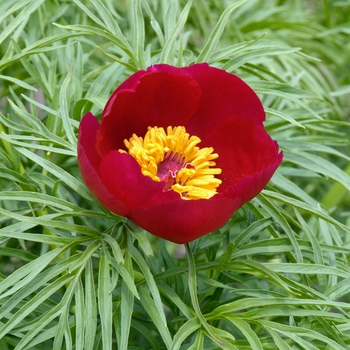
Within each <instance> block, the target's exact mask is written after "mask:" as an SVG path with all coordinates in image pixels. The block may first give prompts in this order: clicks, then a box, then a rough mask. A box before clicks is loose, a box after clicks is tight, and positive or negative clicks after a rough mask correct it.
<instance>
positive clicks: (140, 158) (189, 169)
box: [119, 126, 221, 199]
mask: <svg viewBox="0 0 350 350" xmlns="http://www.w3.org/2000/svg"><path fill="white" fill-rule="evenodd" d="M200 142H201V139H200V138H199V137H197V136H190V135H189V134H188V133H187V132H186V129H185V127H183V126H176V127H171V126H168V128H167V130H166V132H165V130H164V129H163V128H158V127H154V128H151V127H148V131H147V133H146V135H145V137H144V138H142V137H139V136H137V135H135V134H133V135H132V137H131V138H130V139H129V140H124V144H125V146H126V148H127V149H128V152H129V154H130V155H131V156H133V157H134V158H135V159H136V161H137V162H138V163H139V165H140V167H141V172H142V174H143V175H146V176H149V177H150V178H151V179H152V180H154V181H157V182H160V181H164V191H168V190H173V191H175V192H177V193H179V194H180V196H181V198H182V199H203V198H205V199H208V198H210V197H212V196H213V195H214V194H216V193H217V192H216V188H217V187H218V186H219V185H220V184H221V180H220V179H217V178H215V176H214V175H218V174H221V169H219V168H213V166H215V162H213V160H214V159H216V158H218V154H216V153H213V151H214V149H213V148H212V147H205V148H199V147H198V146H197V144H198V143H200ZM119 152H123V153H126V152H125V151H123V150H119Z"/></svg>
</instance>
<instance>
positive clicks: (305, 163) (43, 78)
mask: <svg viewBox="0 0 350 350" xmlns="http://www.w3.org/2000/svg"><path fill="white" fill-rule="evenodd" d="M349 34H350V1H349V0H342V1H341V0H323V1H316V0H313V1H302V0H296V1H288V0H267V1H266V0H247V1H233V0H226V1H225V0H209V1H206V0H193V1H180V0H130V1H129V0H118V1H112V0H73V1H67V0H46V1H45V0H15V1H13V0H1V1H0V348H1V349H2V350H7V349H16V350H19V349H35V350H39V349H43V350H44V349H56V350H61V349H76V350H78V349H130V350H131V349H173V350H175V349H191V350H196V349H208V350H209V349H239V350H245V349H254V350H259V349H266V350H271V349H282V350H288V349H309V350H316V349H325V350H326V349H327V350H331V349H336V350H339V349H348V347H349V346H350V318H349V312H350V303H349V302H350V296H349V295H350V294H349V285H350V267H349V256H350V239H349V237H350V235H349V234H350V219H349V217H350V216H349V214H350V204H349V203H350V196H349V190H350V166H349V160H350V148H349V133H350V128H349V126H350V124H349V115H350V102H349V101H350V99H349V97H350V75H349V70H350V40H349ZM159 62H165V63H169V64H173V65H176V66H183V65H190V64H192V63H194V62H209V64H211V65H214V66H217V67H220V68H223V69H225V70H227V71H229V72H232V73H234V74H237V75H238V76H240V77H241V78H242V79H244V80H245V81H246V82H247V83H248V84H249V85H250V86H251V87H252V88H253V89H254V90H255V91H256V92H257V93H258V94H259V97H260V98H261V100H262V102H263V105H264V107H265V110H266V113H267V121H266V123H265V126H266V128H267V130H268V132H269V133H270V134H271V136H272V137H273V138H274V139H276V140H278V143H279V145H280V147H281V149H282V150H283V152H284V161H283V164H282V166H281V167H280V168H279V169H278V171H277V173H276V174H275V176H274V177H273V179H272V180H271V182H270V183H269V185H268V186H267V187H266V189H265V190H264V191H263V192H262V193H261V194H260V195H259V196H257V197H256V198H255V199H253V200H252V201H251V202H249V203H247V204H246V205H245V206H244V207H243V208H241V209H240V210H239V211H238V212H237V213H235V214H234V215H233V217H232V219H231V220H230V221H229V222H228V223H227V224H226V225H225V226H224V227H223V228H222V229H220V230H218V231H217V232H213V233H211V234H209V235H207V236H204V237H202V238H200V239H199V240H197V241H194V242H192V243H191V244H190V246H189V248H188V249H187V252H186V251H185V248H184V247H183V246H178V245H175V244H172V243H169V242H166V241H163V240H160V239H158V238H156V237H154V236H152V235H150V234H148V233H146V232H144V231H142V230H140V229H139V228H137V227H135V225H134V224H133V223H132V222H130V221H127V220H125V219H123V218H121V217H118V216H116V215H114V214H112V213H110V212H108V211H107V210H105V209H104V208H102V207H101V206H100V205H99V204H98V203H97V202H96V200H95V199H94V198H93V196H92V195H91V194H90V192H89V191H88V189H87V188H86V187H85V185H84V184H83V182H82V180H81V177H80V173H79V169H78V166H77V158H76V144H77V137H76V135H77V128H78V125H79V121H80V120H81V118H82V116H83V115H84V114H85V113H86V112H87V111H92V112H93V113H94V114H96V115H100V114H101V110H102V109H103V107H104V105H105V103H106V101H107V99H108V97H109V96H110V94H111V92H112V91H113V90H114V89H115V88H116V87H117V86H118V85H119V84H120V83H121V82H122V81H124V80H125V79H126V78H127V77H129V76H130V75H131V74H132V73H133V72H135V71H137V70H139V69H143V68H146V67H147V66H149V65H151V64H154V63H159Z"/></svg>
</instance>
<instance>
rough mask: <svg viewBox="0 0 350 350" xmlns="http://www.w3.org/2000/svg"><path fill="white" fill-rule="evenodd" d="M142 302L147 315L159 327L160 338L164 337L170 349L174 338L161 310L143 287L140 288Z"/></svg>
mask: <svg viewBox="0 0 350 350" xmlns="http://www.w3.org/2000/svg"><path fill="white" fill-rule="evenodd" d="M139 294H140V302H141V304H142V306H143V308H144V309H145V310H146V312H147V314H148V315H149V317H150V318H151V320H152V322H153V323H154V325H155V326H156V327H157V329H158V332H159V334H160V336H161V337H162V339H163V341H164V343H165V345H166V347H167V348H168V349H170V346H171V343H172V338H171V335H170V332H169V329H168V327H167V324H164V321H163V319H162V318H163V317H162V315H160V314H159V310H158V307H157V305H156V304H155V301H154V300H153V299H152V298H151V297H150V295H149V293H148V291H147V289H146V288H145V287H143V286H140V287H139Z"/></svg>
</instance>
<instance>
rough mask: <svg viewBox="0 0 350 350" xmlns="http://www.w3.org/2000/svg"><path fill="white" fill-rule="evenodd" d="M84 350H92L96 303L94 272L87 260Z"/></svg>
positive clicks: (95, 322) (89, 261) (95, 324)
mask: <svg viewBox="0 0 350 350" xmlns="http://www.w3.org/2000/svg"><path fill="white" fill-rule="evenodd" d="M84 304H85V309H84V327H85V332H84V347H83V349H84V350H93V347H94V340H95V334H96V327H97V301H96V294H95V282H94V271H93V267H92V260H91V259H90V260H88V262H87V264H86V268H85V299H84ZM77 350H78V349H77Z"/></svg>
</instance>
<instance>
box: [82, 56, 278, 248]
mask: <svg viewBox="0 0 350 350" xmlns="http://www.w3.org/2000/svg"><path fill="white" fill-rule="evenodd" d="M264 120H265V112H264V109H263V106H262V104H261V102H260V100H259V98H258V97H257V95H256V94H255V93H254V91H253V90H252V89H251V88H250V87H249V86H248V85H247V84H246V83H245V82H243V81H242V80H241V79H240V78H238V77H237V76H235V75H233V74H230V73H228V72H226V71H224V70H221V69H218V68H214V67H210V66H209V65H208V64H206V63H201V64H194V65H192V66H189V67H182V68H177V67H173V66H169V65H166V64H157V65H154V66H151V67H149V68H147V69H146V70H141V71H138V72H136V73H134V74H133V75H131V76H130V77H129V78H128V79H127V80H126V81H124V82H123V83H122V84H121V85H120V86H119V87H118V88H117V89H116V90H115V91H114V93H113V94H112V96H111V97H110V98H109V100H108V102H107V104H106V106H105V108H104V110H103V113H102V118H101V123H99V122H98V120H97V119H96V118H95V117H94V116H93V115H92V114H91V113H87V114H86V115H85V116H84V117H83V119H82V121H81V123H80V127H79V140H78V162H79V167H80V171H81V174H82V178H83V180H84V182H85V184H86V185H87V187H88V188H89V189H90V191H91V192H92V193H93V194H94V196H95V197H96V198H97V199H98V201H99V202H100V203H101V204H102V205H103V206H105V207H106V208H107V209H109V210H110V211H112V212H114V213H116V214H118V215H121V216H125V217H127V218H129V219H130V220H132V221H133V222H135V223H136V224H137V225H139V226H140V227H142V228H144V229H145V230H147V231H149V232H150V233H152V234H154V235H156V236H159V237H161V238H164V239H167V240H169V241H172V242H176V243H187V242H190V241H192V240H194V239H196V238H198V237H200V236H203V235H205V234H207V233H209V232H211V231H214V230H216V229H219V228H220V227H221V226H223V225H224V224H225V223H226V222H227V221H228V220H229V218H230V217H231V216H232V214H233V213H234V212H235V211H237V210H238V209H239V208H240V207H241V206H242V205H243V204H244V203H245V202H247V201H249V200H251V199H252V198H253V197H255V196H256V195H257V194H258V193H259V192H260V191H261V190H262V189H263V188H264V187H265V186H266V184H267V183H268V181H269V180H270V178H271V177H272V175H273V174H274V172H275V171H276V169H277V167H278V166H279V165H280V163H281V161H282V157H283V154H282V152H279V150H278V144H277V142H276V141H273V140H272V139H271V137H270V136H269V135H268V134H267V132H266V131H265V129H264V126H263V122H264Z"/></svg>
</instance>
